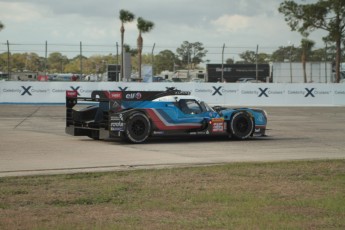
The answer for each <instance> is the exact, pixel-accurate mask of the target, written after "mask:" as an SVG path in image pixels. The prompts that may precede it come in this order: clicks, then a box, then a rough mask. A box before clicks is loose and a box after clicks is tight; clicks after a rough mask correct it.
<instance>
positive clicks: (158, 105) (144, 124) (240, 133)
mask: <svg viewBox="0 0 345 230" xmlns="http://www.w3.org/2000/svg"><path fill="white" fill-rule="evenodd" d="M77 95H78V94H77V91H66V133H68V134H71V135H73V136H88V137H90V138H93V139H105V138H114V137H120V138H122V139H124V140H126V141H128V142H130V143H143V142H145V141H147V140H148V139H149V138H150V137H154V136H186V135H189V136H198V135H199V136H201V135H202V136H215V135H223V136H224V135H225V136H228V137H229V138H235V139H248V138H250V137H252V136H254V135H255V136H265V132H266V125H267V115H266V112H265V111H264V110H262V109H250V108H236V109H231V108H225V107H222V106H214V107H210V106H209V105H207V104H206V103H205V102H203V101H202V100H200V99H198V98H197V97H195V96H192V95H190V92H186V91H180V90H176V89H174V88H168V89H167V90H166V91H93V92H92V94H91V97H90V98H85V97H78V96H77ZM78 101H84V102H89V103H88V104H90V103H93V105H88V106H87V107H84V108H81V109H77V107H78V106H76V105H77V104H78ZM79 104H82V103H79Z"/></svg>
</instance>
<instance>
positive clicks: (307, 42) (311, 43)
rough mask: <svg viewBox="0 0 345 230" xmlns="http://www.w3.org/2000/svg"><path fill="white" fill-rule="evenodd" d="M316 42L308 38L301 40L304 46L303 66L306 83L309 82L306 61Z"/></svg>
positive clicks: (302, 46)
mask: <svg viewBox="0 0 345 230" xmlns="http://www.w3.org/2000/svg"><path fill="white" fill-rule="evenodd" d="M314 44H315V42H314V41H312V40H309V39H306V38H303V39H302V41H301V48H302V56H301V61H302V66H303V76H304V83H307V72H306V67H305V65H306V62H307V56H308V53H309V52H310V51H311V49H312V47H313V46H314Z"/></svg>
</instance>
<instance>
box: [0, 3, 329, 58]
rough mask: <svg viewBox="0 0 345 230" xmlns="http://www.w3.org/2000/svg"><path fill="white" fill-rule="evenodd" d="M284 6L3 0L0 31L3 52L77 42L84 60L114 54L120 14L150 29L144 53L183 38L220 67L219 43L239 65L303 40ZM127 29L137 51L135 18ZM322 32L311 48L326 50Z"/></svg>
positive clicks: (71, 51) (69, 50)
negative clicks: (247, 53) (246, 54)
mask: <svg viewBox="0 0 345 230" xmlns="http://www.w3.org/2000/svg"><path fill="white" fill-rule="evenodd" d="M282 1H283V0H263V1H258V0H212V1H211V0H0V21H1V22H2V23H3V24H4V25H5V28H4V29H3V30H2V31H1V32H0V43H1V45H0V53H2V52H6V51H7V47H6V46H5V45H4V44H5V43H6V41H7V40H8V41H9V42H10V44H23V45H13V46H11V49H12V51H17V52H36V53H39V55H40V56H44V43H45V41H47V42H48V51H50V52H53V51H60V52H61V53H63V54H64V55H66V56H69V57H70V56H72V57H73V56H75V54H78V50H79V44H80V42H82V44H83V45H84V46H85V47H83V55H85V56H90V55H92V54H94V53H93V52H95V53H98V54H101V55H106V54H109V53H112V54H116V48H115V47H116V46H115V44H116V42H118V44H120V43H121V36H120V20H119V11H120V10H121V9H125V10H129V11H131V12H132V13H134V14H135V15H136V16H137V17H143V18H144V19H146V20H150V21H152V22H154V24H155V27H154V29H153V30H152V31H151V32H150V33H146V34H144V35H143V38H144V51H143V52H144V53H151V52H152V48H153V45H154V44H155V48H154V53H155V54H157V53H158V52H159V51H161V50H164V49H169V50H171V51H173V52H176V48H177V47H179V46H180V45H181V44H182V42H183V41H188V42H201V43H203V45H204V47H205V48H206V49H207V50H208V56H207V58H206V59H209V60H210V62H211V63H219V62H221V52H222V46H223V44H225V46H226V48H225V55H224V58H225V59H227V58H235V60H239V57H238V55H237V54H238V53H240V52H243V51H244V50H253V51H255V49H256V46H257V45H259V52H265V53H272V52H273V51H274V50H276V49H277V48H278V47H279V46H288V45H290V44H294V45H295V46H299V45H300V41H301V38H302V37H301V35H300V34H299V33H298V32H291V31H290V28H289V27H288V25H287V24H286V22H285V21H284V17H283V15H282V14H280V13H279V12H278V7H279V4H280V3H281V2H282ZM297 2H302V1H298V0H297ZM305 2H309V3H310V2H314V1H313V0H306V1H305ZM125 29H126V32H125V43H126V44H129V45H130V46H131V47H132V48H135V47H136V39H137V37H138V31H137V28H136V21H135V22H133V23H130V24H126V25H125ZM324 35H325V33H320V32H316V33H312V34H311V36H310V39H312V40H314V41H315V42H316V45H315V46H316V48H321V47H323V46H324V44H323V43H322V36H324ZM24 44H37V45H35V46H30V47H29V46H25V45H24ZM61 44H66V45H68V46H66V45H64V46H60V45H61ZM88 45H89V46H88ZM94 45H97V46H94ZM97 51H98V52H97ZM42 52H43V53H42Z"/></svg>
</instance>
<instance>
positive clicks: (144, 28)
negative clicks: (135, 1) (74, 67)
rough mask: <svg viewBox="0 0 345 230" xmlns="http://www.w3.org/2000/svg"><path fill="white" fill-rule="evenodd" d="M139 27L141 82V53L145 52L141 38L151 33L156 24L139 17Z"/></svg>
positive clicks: (138, 42) (138, 43)
mask: <svg viewBox="0 0 345 230" xmlns="http://www.w3.org/2000/svg"><path fill="white" fill-rule="evenodd" d="M137 27H138V30H139V36H138V40H137V45H138V58H139V61H138V67H139V80H141V53H142V51H143V37H142V36H141V34H142V33H148V32H150V31H151V30H152V29H153V27H154V23H153V22H150V21H146V20H144V19H143V18H141V17H139V18H138V20H137Z"/></svg>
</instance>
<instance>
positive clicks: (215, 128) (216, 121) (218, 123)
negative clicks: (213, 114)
mask: <svg viewBox="0 0 345 230" xmlns="http://www.w3.org/2000/svg"><path fill="white" fill-rule="evenodd" d="M211 123H212V132H214V133H215V132H224V130H225V128H226V127H225V123H224V118H212V120H211Z"/></svg>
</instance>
